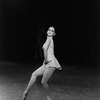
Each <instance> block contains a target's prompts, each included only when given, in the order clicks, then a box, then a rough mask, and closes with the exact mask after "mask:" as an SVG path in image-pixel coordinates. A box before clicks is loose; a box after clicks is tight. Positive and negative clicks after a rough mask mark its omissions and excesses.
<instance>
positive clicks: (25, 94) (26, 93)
mask: <svg viewBox="0 0 100 100" xmlns="http://www.w3.org/2000/svg"><path fill="white" fill-rule="evenodd" d="M27 95H28V92H24V93H23V97H22V100H26V98H27Z"/></svg>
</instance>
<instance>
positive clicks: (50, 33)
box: [47, 27, 55, 36]
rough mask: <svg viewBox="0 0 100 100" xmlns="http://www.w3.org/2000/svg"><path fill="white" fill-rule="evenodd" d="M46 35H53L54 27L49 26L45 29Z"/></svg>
mask: <svg viewBox="0 0 100 100" xmlns="http://www.w3.org/2000/svg"><path fill="white" fill-rule="evenodd" d="M47 35H48V36H54V35H55V29H54V27H50V28H49V29H48V31H47Z"/></svg>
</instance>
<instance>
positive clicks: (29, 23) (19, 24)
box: [0, 0, 99, 64]
mask: <svg viewBox="0 0 100 100" xmlns="http://www.w3.org/2000/svg"><path fill="white" fill-rule="evenodd" d="M1 5H2V6H1V10H0V13H1V14H0V15H1V17H0V18H1V20H0V21H1V24H0V26H1V28H0V29H1V30H0V32H1V33H0V46H1V48H0V55H1V56H0V59H1V60H6V61H17V62H25V63H26V62H29V63H30V62H32V63H33V62H34V60H35V53H36V45H37V36H38V34H37V33H38V30H39V28H38V25H39V23H41V22H42V23H43V24H44V29H45V31H46V29H47V27H48V26H50V25H54V26H55V27H56V29H57V30H56V32H57V35H56V36H55V38H54V41H55V56H56V57H57V59H58V60H59V61H60V62H61V63H67V64H98V59H99V56H98V55H99V40H98V37H99V33H98V20H99V14H98V12H99V8H98V1H95V0H93V1H89V0H85V1H84V0H81V1H80V0H76V1H75V0H73V1H70V0H68V1H67V2H63V1H62V2H61V1H53V0H44V1H39V0H37V1H31V0H24V1H22V0H14V1H13V0H8V1H5V0H2V2H1Z"/></svg>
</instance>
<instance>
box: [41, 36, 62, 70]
mask: <svg viewBox="0 0 100 100" xmlns="http://www.w3.org/2000/svg"><path fill="white" fill-rule="evenodd" d="M42 48H43V49H46V50H47V60H48V61H50V62H49V63H48V64H47V67H56V68H57V69H62V68H61V66H60V64H59V62H58V61H57V59H56V57H55V56H54V42H53V39H52V37H47V40H46V42H45V43H44V45H43V47H42Z"/></svg>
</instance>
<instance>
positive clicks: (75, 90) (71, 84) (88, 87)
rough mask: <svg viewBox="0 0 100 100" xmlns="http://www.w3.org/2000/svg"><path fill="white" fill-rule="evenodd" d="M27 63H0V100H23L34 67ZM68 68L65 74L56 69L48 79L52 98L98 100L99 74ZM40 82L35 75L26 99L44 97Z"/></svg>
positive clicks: (55, 99)
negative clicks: (34, 81)
mask: <svg viewBox="0 0 100 100" xmlns="http://www.w3.org/2000/svg"><path fill="white" fill-rule="evenodd" d="M38 65H39V64H36V65H35V66H38ZM29 66H32V65H22V64H18V63H11V62H0V100H22V93H23V91H24V89H25V88H26V86H27V83H28V81H29V79H30V76H31V73H32V71H34V70H35V69H36V67H35V68H33V70H32V67H29ZM63 66H67V65H62V67H63ZM67 68H69V70H67V71H66V72H65V71H64V73H62V72H60V71H56V72H55V73H54V75H53V76H52V78H51V79H50V80H49V84H50V88H51V95H52V98H53V100H100V79H99V74H98V77H97V76H96V75H94V74H95V73H89V74H88V72H85V71H83V72H82V70H81V71H79V70H72V69H70V67H67ZM98 72H99V71H98ZM40 81H41V77H38V78H37V81H36V83H35V84H34V86H33V87H32V89H31V90H30V92H29V95H28V98H27V100H46V97H45V92H44V90H43V88H42V85H41V84H40Z"/></svg>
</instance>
